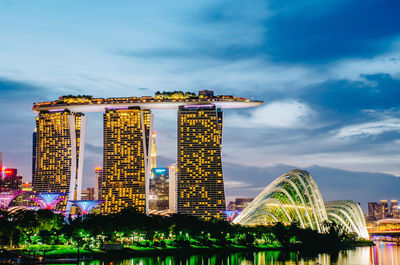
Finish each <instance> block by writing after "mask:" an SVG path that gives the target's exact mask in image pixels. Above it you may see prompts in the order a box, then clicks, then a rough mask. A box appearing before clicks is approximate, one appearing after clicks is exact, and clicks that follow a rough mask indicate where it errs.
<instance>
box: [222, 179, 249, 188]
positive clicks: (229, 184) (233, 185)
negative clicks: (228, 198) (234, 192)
mask: <svg viewBox="0 0 400 265" xmlns="http://www.w3.org/2000/svg"><path fill="white" fill-rule="evenodd" d="M224 185H225V187H226V188H229V189H235V188H243V187H249V186H251V184H250V183H247V182H244V181H237V180H227V181H224Z"/></svg>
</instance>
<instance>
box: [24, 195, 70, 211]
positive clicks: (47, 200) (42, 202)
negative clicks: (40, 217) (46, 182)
mask: <svg viewBox="0 0 400 265" xmlns="http://www.w3.org/2000/svg"><path fill="white" fill-rule="evenodd" d="M65 195H66V193H62V192H52V193H42V194H35V197H33V198H29V199H31V200H32V201H34V202H36V203H37V204H39V206H40V208H42V209H47V210H51V209H53V208H54V207H55V206H56V205H57V204H58V203H59V202H60V201H62V200H63V199H64V198H63V197H64V196H65Z"/></svg>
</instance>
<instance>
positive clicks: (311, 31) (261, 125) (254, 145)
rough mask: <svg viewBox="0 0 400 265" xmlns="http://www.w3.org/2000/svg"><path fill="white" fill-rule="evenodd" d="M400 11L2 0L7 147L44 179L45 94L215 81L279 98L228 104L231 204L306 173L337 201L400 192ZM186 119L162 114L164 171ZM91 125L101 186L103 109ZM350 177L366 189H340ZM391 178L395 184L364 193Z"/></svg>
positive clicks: (199, 85)
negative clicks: (37, 159)
mask: <svg viewBox="0 0 400 265" xmlns="http://www.w3.org/2000/svg"><path fill="white" fill-rule="evenodd" d="M399 11H400V3H399V2H398V1H396V0H392V1H391V0H389V1H361V0H353V1H341V0H335V1H329V0H327V1H315V0H312V1H311V0H310V1H309V0H305V1H162V2H146V3H144V2H143V1H122V0H116V1H103V0H97V1H89V0H88V1H73V0H70V1H40V0H38V1H22V0H21V1H13V0H0V95H1V96H0V111H1V113H3V114H4V115H2V116H1V117H0V124H2V126H0V151H2V152H3V153H4V160H5V164H6V165H7V166H10V167H16V168H18V169H19V171H20V173H22V174H23V175H24V177H25V179H27V180H28V179H29V178H30V170H31V165H30V159H31V145H32V143H31V133H32V131H33V128H34V114H33V113H32V112H31V107H32V103H33V102H38V101H45V100H54V99H56V98H57V97H58V96H60V95H63V94H91V95H93V96H96V97H111V96H134V95H152V94H153V93H154V92H155V91H157V90H185V91H197V90H199V89H214V90H215V92H216V93H217V94H234V95H238V96H244V97H254V98H255V99H261V100H264V101H265V105H264V106H263V107H260V108H257V109H248V110H229V111H225V117H224V118H225V120H224V122H225V123H224V144H223V159H224V171H225V182H226V189H227V194H228V196H229V198H232V197H235V196H254V195H256V194H257V193H258V192H259V191H260V189H261V188H260V187H262V186H266V185H267V184H268V183H269V181H271V180H272V179H273V178H275V177H278V176H279V175H280V174H283V173H284V170H286V169H290V168H296V167H297V168H305V169H309V170H310V172H311V174H312V175H314V177H315V178H316V179H317V181H320V182H321V184H320V186H321V189H322V193H323V194H327V195H326V196H327V199H339V196H340V198H343V197H346V198H343V199H356V200H359V201H360V202H362V203H364V204H365V202H366V201H369V200H378V199H383V198H385V199H392V198H397V199H400V194H399V193H396V190H399V187H400V184H399V179H397V178H395V176H399V175H400V173H399V171H400V166H399V165H400V163H399V162H400V152H399V150H400V113H399V104H398V102H399V98H400V19H398V13H399ZM175 120H176V114H175V113H174V112H171V111H169V112H156V125H155V126H156V128H157V131H158V150H159V155H160V156H161V158H160V163H161V165H164V166H165V165H167V164H168V163H170V162H171V161H174V160H175V157H176V146H175V143H174V141H175V139H176V128H175ZM88 133H89V139H88V142H87V154H86V165H85V178H86V180H85V184H86V185H87V186H93V185H91V184H92V181H93V180H94V179H93V172H92V169H93V167H94V166H95V165H96V164H97V163H101V153H102V124H101V114H91V115H89V121H88ZM239 150H240V151H239ZM238 168H242V169H246V170H236V169H238ZM281 171H282V172H281ZM313 171H315V173H314V172H313ZM362 172H366V173H362ZM337 174H340V175H341V176H336V175H337ZM327 176H332V178H328V177H327ZM343 176H347V177H346V178H344V179H345V180H348V184H347V185H348V187H350V188H353V189H350V190H348V191H347V192H345V191H344V190H343V188H342V187H340V186H335V185H331V186H329V185H327V183H329V181H328V180H329V179H335V178H337V179H338V180H339V179H343ZM364 178H365V179H367V178H370V179H374V181H375V182H368V181H364ZM383 179H388V181H389V179H390V181H389V182H390V183H391V184H390V185H387V187H386V188H385V189H383V188H378V186H377V188H376V191H375V192H368V193H367V192H363V190H362V189H360V188H359V186H360V185H366V188H367V183H369V184H368V185H375V184H372V183H376V185H378V184H379V183H380V180H383ZM350 180H351V181H350ZM238 187H240V188H238ZM385 196H392V197H391V198H386V197H385ZM396 196H397V197H396Z"/></svg>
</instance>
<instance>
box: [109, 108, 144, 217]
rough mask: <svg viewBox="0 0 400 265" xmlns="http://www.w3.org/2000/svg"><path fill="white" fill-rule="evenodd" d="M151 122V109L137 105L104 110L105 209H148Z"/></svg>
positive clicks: (114, 210) (112, 211)
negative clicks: (147, 191)
mask: <svg viewBox="0 0 400 265" xmlns="http://www.w3.org/2000/svg"><path fill="white" fill-rule="evenodd" d="M151 121H152V114H151V112H150V111H149V110H141V109H140V108H137V107H133V108H130V109H109V110H107V111H106V112H105V113H104V162H103V184H102V200H104V203H103V204H102V212H104V213H115V212H119V211H120V210H121V209H123V208H125V207H129V206H134V207H136V208H137V209H138V210H139V211H142V212H145V211H147V205H146V197H147V195H146V188H145V187H146V186H147V185H148V183H146V181H148V178H149V176H150V175H149V173H150V172H149V171H150V170H149V169H150V164H149V157H150V155H149V154H150V150H151V146H150V139H149V138H150V137H149V136H150V133H151V130H152V126H151V123H152V122H151Z"/></svg>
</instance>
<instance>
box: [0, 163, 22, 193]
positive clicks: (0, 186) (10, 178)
mask: <svg viewBox="0 0 400 265" xmlns="http://www.w3.org/2000/svg"><path fill="white" fill-rule="evenodd" d="M21 187H22V176H18V174H17V169H15V168H2V170H1V171H0V190H2V191H6V190H21Z"/></svg>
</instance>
